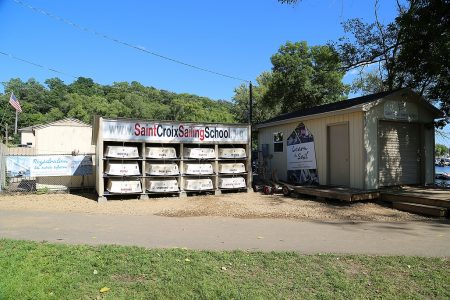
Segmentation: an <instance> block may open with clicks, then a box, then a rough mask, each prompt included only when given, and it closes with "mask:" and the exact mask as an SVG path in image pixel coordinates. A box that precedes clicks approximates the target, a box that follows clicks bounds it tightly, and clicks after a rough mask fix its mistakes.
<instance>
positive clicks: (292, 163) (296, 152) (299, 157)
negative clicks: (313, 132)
mask: <svg viewBox="0 0 450 300" xmlns="http://www.w3.org/2000/svg"><path fill="white" fill-rule="evenodd" d="M287 152H288V153H287V155H288V159H287V163H288V170H301V169H317V165H316V154H315V153H316V150H315V148H314V142H309V143H301V144H295V145H290V146H287Z"/></svg>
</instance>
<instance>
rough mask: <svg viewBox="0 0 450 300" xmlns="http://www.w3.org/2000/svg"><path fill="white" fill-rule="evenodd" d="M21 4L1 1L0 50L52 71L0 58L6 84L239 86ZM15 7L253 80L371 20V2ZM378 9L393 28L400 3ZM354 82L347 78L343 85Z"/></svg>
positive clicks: (0, 76) (387, 2)
mask: <svg viewBox="0 0 450 300" xmlns="http://www.w3.org/2000/svg"><path fill="white" fill-rule="evenodd" d="M16 1H19V0H0V51H1V52H4V53H8V54H11V55H13V56H15V57H19V58H21V59H25V60H28V61H31V62H33V63H37V64H40V65H43V66H45V67H46V68H39V67H36V66H33V65H30V64H26V63H24V62H21V61H18V60H15V59H12V58H10V57H8V56H4V55H0V70H1V72H0V81H2V82H3V81H8V80H9V79H10V78H17V77H19V78H21V79H23V80H27V79H29V78H35V79H37V80H38V81H40V82H43V81H44V80H45V79H47V78H51V77H59V78H61V79H62V80H64V81H65V82H66V83H70V82H72V81H73V80H74V78H73V77H72V76H75V77H77V76H84V77H90V78H92V79H94V81H96V82H98V83H101V84H111V83H113V82H119V81H128V82H131V81H138V82H140V83H142V84H144V85H146V86H154V87H155V88H158V89H165V90H169V91H173V92H177V93H191V94H197V95H200V96H206V97H210V98H212V99H224V100H230V99H231V98H232V97H233V91H234V89H235V88H236V87H237V86H238V85H239V84H241V82H240V81H238V80H233V79H229V78H225V77H221V76H216V75H213V74H210V73H205V72H201V71H199V70H195V69H191V68H188V67H186V66H183V65H179V64H175V63H173V62H170V61H166V60H162V59H160V58H158V57H155V56H152V55H149V54H146V53H143V52H140V51H137V50H135V49H131V48H129V47H125V46H123V45H121V44H118V43H115V42H112V41H110V40H106V39H103V38H101V37H98V36H96V35H94V34H92V33H91V32H86V31H80V30H78V29H76V28H74V27H73V26H70V25H67V24H65V23H63V22H59V21H57V20H55V19H53V18H50V17H48V16H46V15H44V14H41V13H39V12H36V11H34V10H32V9H29V8H26V7H24V6H23V5H20V4H18V3H17V2H16ZM19 2H23V3H26V4H29V5H31V6H34V7H36V8H39V9H43V10H45V11H47V12H49V13H51V14H53V15H56V16H59V17H62V18H64V19H67V20H70V21H72V22H74V23H77V24H78V25H81V26H83V27H87V28H89V29H91V30H95V31H97V32H99V33H101V34H105V35H107V36H109V37H113V38H115V39H117V40H120V41H123V42H127V43H129V44H131V45H135V46H137V47H142V48H144V49H146V50H148V51H151V52H155V53H158V54H161V55H164V56H168V57H170V58H173V59H176V60H180V61H183V62H186V63H189V64H192V65H196V66H199V67H202V68H207V69H210V70H213V71H216V72H219V73H224V74H227V75H231V76H235V77H239V78H243V79H247V80H251V81H253V82H255V78H256V77H257V76H258V75H259V74H261V72H263V71H266V70H270V68H271V63H270V56H271V55H273V54H274V53H276V52H277V50H278V48H279V47H280V45H282V44H284V43H285V42H286V41H303V40H305V41H307V42H308V43H309V44H310V45H319V44H324V43H326V42H327V41H331V40H337V39H338V38H339V37H340V36H342V35H343V31H342V26H341V25H340V24H341V22H342V21H344V20H346V19H349V18H355V17H360V18H362V19H363V20H364V21H372V20H373V19H374V14H373V7H374V1H373V0H366V1H358V0H303V1H302V2H300V3H299V4H297V5H295V6H292V5H281V4H280V3H278V2H277V1H276V0H220V1H219V0H215V1H214V0H209V1H206V0H203V1H185V0H184V1H181V0H172V1H143V0H139V1H133V0H130V1H104V0H97V1H87V0H77V1H75V0H65V1H50V0H46V1H42V0H41V1H37V0H23V1H22V0H20V1H19ZM379 4H380V10H379V13H380V18H381V20H382V21H384V22H388V21H391V20H393V18H394V17H395V16H396V1H395V0H380V1H379ZM47 68H50V69H56V70H58V71H61V72H63V73H66V74H69V75H61V74H56V73H53V72H51V71H49V70H48V69H47ZM71 75H72V76H71ZM352 78H353V75H352V74H348V75H346V77H345V81H346V82H350V81H351V79H352Z"/></svg>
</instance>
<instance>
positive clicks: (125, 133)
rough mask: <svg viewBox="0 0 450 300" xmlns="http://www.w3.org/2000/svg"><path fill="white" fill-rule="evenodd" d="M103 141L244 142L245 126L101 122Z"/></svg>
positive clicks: (247, 134) (246, 131)
mask: <svg viewBox="0 0 450 300" xmlns="http://www.w3.org/2000/svg"><path fill="white" fill-rule="evenodd" d="M102 135H103V139H105V140H108V139H109V140H136V141H146V142H162V143H163V142H196V143H201V142H224V141H225V142H226V141H229V142H234V143H236V142H237V143H247V142H248V138H249V132H248V127H235V126H227V125H223V124H208V125H201V124H190V123H187V124H184V123H159V122H156V121H155V122H139V121H134V122H133V121H116V120H103V129H102Z"/></svg>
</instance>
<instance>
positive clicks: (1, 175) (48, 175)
mask: <svg viewBox="0 0 450 300" xmlns="http://www.w3.org/2000/svg"><path fill="white" fill-rule="evenodd" d="M35 152H36V151H35V149H34V148H8V147H7V146H6V145H4V144H0V187H1V192H2V193H17V192H20V193H47V192H69V191H72V190H79V191H84V192H86V191H93V190H94V188H95V175H94V172H95V168H94V166H93V161H94V160H93V158H94V154H93V153H86V154H82V155H80V154H77V155H74V154H73V153H67V154H61V153H58V154H43V155H40V154H37V153H35ZM50 164H53V165H52V166H49V165H50ZM36 169H38V171H37V172H36ZM33 170H34V171H33ZM64 171H66V172H64ZM33 173H35V174H33ZM65 173H69V174H65ZM70 173H71V174H70ZM58 174H64V175H58ZM36 175H38V176H36Z"/></svg>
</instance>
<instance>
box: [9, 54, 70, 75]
mask: <svg viewBox="0 0 450 300" xmlns="http://www.w3.org/2000/svg"><path fill="white" fill-rule="evenodd" d="M0 54H1V55H4V56H7V57H9V58H12V59H15V60H18V61H21V62H24V63H27V64H30V65H33V66H35V67H38V68H41V69H45V70H48V71H51V72H54V73H58V74H61V75H65V76H70V77H73V78H75V79H76V78H78V77H77V76H74V75H71V74H67V73H64V72H61V71H58V70H56V69H53V68H49V67H46V66H43V65H41V64H37V63H34V62H32V61H29V60H26V59H23V58H20V57H17V56H14V55H12V54H9V53H6V52H3V51H0Z"/></svg>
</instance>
